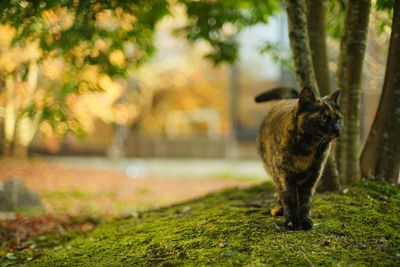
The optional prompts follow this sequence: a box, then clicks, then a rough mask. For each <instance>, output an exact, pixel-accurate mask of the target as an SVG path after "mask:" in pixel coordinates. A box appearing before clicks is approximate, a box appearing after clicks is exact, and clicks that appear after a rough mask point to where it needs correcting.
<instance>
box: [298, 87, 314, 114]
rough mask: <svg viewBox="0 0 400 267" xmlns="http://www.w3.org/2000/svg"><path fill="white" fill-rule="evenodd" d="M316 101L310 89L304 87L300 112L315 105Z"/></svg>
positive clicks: (300, 97)
mask: <svg viewBox="0 0 400 267" xmlns="http://www.w3.org/2000/svg"><path fill="white" fill-rule="evenodd" d="M315 101H316V98H315V94H314V92H313V91H312V90H311V88H310V87H304V88H303V90H301V92H300V95H299V107H300V110H304V109H306V108H307V107H308V106H310V105H314V104H315Z"/></svg>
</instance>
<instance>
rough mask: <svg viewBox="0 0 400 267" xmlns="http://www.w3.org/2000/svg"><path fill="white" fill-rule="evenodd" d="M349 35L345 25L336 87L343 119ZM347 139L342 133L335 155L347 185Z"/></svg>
mask: <svg viewBox="0 0 400 267" xmlns="http://www.w3.org/2000/svg"><path fill="white" fill-rule="evenodd" d="M348 16H349V12H346V17H345V21H344V22H347V21H349V18H348ZM347 34H348V25H347V24H346V23H345V24H344V28H343V34H342V37H341V39H340V51H339V60H338V68H337V70H336V87H337V88H338V89H341V90H342V95H341V98H340V106H341V109H340V112H341V113H342V115H343V117H344V118H345V119H346V118H347V108H346V107H347V106H348V104H347V102H348V99H349V97H348V90H344V88H345V87H346V80H347V72H346V69H347V57H346V47H347V46H346V43H347ZM346 144H347V138H346V134H345V133H344V131H342V136H341V137H340V138H339V140H337V141H336V147H335V153H336V164H337V167H338V172H339V176H340V177H341V182H342V183H345V179H344V173H345V167H346V158H345V157H344V156H343V155H344V153H345V151H346Z"/></svg>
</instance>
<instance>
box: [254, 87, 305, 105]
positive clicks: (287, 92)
mask: <svg viewBox="0 0 400 267" xmlns="http://www.w3.org/2000/svg"><path fill="white" fill-rule="evenodd" d="M298 97H299V92H297V90H296V89H294V88H291V87H283V86H282V87H276V88H274V89H271V90H268V91H266V92H264V93H261V94H259V95H258V96H256V97H255V98H254V101H255V102H256V103H262V102H267V101H270V100H278V99H292V98H298Z"/></svg>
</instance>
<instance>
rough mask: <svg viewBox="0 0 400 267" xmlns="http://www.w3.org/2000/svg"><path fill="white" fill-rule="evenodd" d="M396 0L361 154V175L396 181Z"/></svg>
mask: <svg viewBox="0 0 400 267" xmlns="http://www.w3.org/2000/svg"><path fill="white" fill-rule="evenodd" d="M399 134H400V0H395V2H394V9H393V22H392V33H391V36H390V44H389V53H388V59H387V65H386V73H385V80H384V84H383V91H382V95H381V98H380V103H379V107H378V111H377V113H376V115H375V119H374V122H373V124H372V127H371V130H370V133H369V136H368V139H367V142H366V144H365V146H364V150H363V152H362V155H361V172H362V176H363V177H365V178H370V179H377V180H387V181H390V182H393V183H397V182H398V178H399V168H400V138H399Z"/></svg>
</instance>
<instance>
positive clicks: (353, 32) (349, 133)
mask: <svg viewBox="0 0 400 267" xmlns="http://www.w3.org/2000/svg"><path fill="white" fill-rule="evenodd" d="M370 8H371V1H370V0H349V1H348V3H347V8H346V17H345V21H344V25H345V27H344V32H343V35H342V40H341V52H340V58H339V66H338V74H339V75H338V81H339V82H338V84H339V85H342V87H340V88H341V89H342V90H343V93H342V97H341V103H340V105H341V111H342V112H343V115H344V117H345V119H344V125H343V130H342V135H341V137H340V138H339V139H338V141H337V144H338V149H339V150H338V153H337V156H338V161H339V173H340V175H341V178H342V179H343V182H344V183H346V184H350V183H352V182H354V181H358V180H359V179H360V178H361V176H360V168H359V166H360V165H359V159H360V158H359V153H360V105H361V75H362V67H363V61H364V55H365V49H366V40H367V33H368V22H369V14H370Z"/></svg>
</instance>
